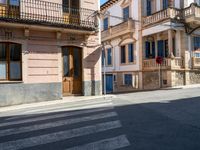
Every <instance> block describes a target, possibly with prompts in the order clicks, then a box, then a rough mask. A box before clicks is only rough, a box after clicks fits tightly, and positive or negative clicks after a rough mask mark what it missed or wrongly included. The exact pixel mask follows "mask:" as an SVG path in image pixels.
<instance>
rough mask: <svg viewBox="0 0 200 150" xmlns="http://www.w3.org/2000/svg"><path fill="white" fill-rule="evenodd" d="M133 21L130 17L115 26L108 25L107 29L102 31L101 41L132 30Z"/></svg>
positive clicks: (133, 27)
mask: <svg viewBox="0 0 200 150" xmlns="http://www.w3.org/2000/svg"><path fill="white" fill-rule="evenodd" d="M134 29H135V23H134V21H133V20H132V19H129V20H128V21H126V22H122V23H120V24H117V25H116V26H112V27H110V28H109V29H108V30H105V31H102V33H101V38H102V41H106V40H109V39H112V38H115V37H117V36H121V35H125V34H127V33H131V32H134V31H135V30H134Z"/></svg>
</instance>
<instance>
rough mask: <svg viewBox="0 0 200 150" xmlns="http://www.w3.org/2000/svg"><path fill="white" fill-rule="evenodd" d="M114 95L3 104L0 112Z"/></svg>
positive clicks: (105, 96) (106, 96)
mask: <svg viewBox="0 0 200 150" xmlns="http://www.w3.org/2000/svg"><path fill="white" fill-rule="evenodd" d="M113 97H115V96H114V95H102V96H69V97H63V99H61V100H52V101H44V102H35V103H29V104H20V105H13V106H5V107H0V113H3V112H6V111H13V110H20V109H23V108H34V107H41V106H53V105H55V104H65V103H73V102H83V101H86V100H94V99H100V98H113Z"/></svg>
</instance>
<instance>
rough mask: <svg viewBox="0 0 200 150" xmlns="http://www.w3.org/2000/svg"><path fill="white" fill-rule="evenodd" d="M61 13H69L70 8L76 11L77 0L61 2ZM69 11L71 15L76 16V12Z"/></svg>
mask: <svg viewBox="0 0 200 150" xmlns="http://www.w3.org/2000/svg"><path fill="white" fill-rule="evenodd" d="M62 3H63V11H64V12H66V13H69V10H70V8H73V9H78V8H79V0H63V1H62ZM73 9H71V12H72V13H73V14H77V12H76V11H74V10H73Z"/></svg>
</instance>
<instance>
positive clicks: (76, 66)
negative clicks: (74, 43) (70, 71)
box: [74, 48, 81, 78]
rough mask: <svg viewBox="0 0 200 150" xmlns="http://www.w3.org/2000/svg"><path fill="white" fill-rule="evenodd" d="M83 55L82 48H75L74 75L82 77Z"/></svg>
mask: <svg viewBox="0 0 200 150" xmlns="http://www.w3.org/2000/svg"><path fill="white" fill-rule="evenodd" d="M80 69H81V56H80V49H78V48H74V77H75V78H76V77H80V71H81V70H80Z"/></svg>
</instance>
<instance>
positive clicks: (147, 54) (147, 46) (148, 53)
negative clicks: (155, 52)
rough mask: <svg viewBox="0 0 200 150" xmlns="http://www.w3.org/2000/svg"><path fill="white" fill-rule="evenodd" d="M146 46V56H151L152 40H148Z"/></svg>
mask: <svg viewBox="0 0 200 150" xmlns="http://www.w3.org/2000/svg"><path fill="white" fill-rule="evenodd" d="M145 46H146V49H145V57H146V58H149V55H150V42H148V41H146V43H145Z"/></svg>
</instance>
